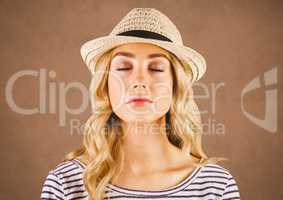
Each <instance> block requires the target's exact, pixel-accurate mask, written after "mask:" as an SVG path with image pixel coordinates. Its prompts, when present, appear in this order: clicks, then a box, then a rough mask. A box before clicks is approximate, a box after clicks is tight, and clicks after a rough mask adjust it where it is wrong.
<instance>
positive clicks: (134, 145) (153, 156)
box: [122, 117, 184, 175]
mask: <svg viewBox="0 0 283 200" xmlns="http://www.w3.org/2000/svg"><path fill="white" fill-rule="evenodd" d="M165 125H166V123H165V117H164V118H162V119H160V120H158V121H156V122H152V123H125V122H122V129H123V132H124V138H123V142H122V150H123V151H124V155H125V160H124V169H123V170H125V171H127V173H128V174H129V173H130V174H135V175H141V174H145V173H150V172H152V171H159V170H162V168H164V167H167V168H168V165H171V164H172V165H174V163H176V162H178V161H179V160H178V158H179V159H180V158H181V156H180V153H181V150H180V149H178V148H177V147H175V146H174V145H173V144H171V143H170V141H169V140H168V138H167V135H166V130H165ZM182 159H184V157H182ZM164 169H165V168H164Z"/></svg>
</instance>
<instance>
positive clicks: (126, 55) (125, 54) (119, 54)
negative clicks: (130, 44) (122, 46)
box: [112, 51, 169, 60]
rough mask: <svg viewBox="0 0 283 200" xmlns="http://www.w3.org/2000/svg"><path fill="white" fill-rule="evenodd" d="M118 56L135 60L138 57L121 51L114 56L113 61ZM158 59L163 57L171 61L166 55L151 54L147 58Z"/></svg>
mask: <svg viewBox="0 0 283 200" xmlns="http://www.w3.org/2000/svg"><path fill="white" fill-rule="evenodd" d="M116 56H125V57H129V58H135V57H136V56H135V55H134V54H132V53H130V52H124V51H120V52H117V53H115V54H114V55H113V57H112V59H113V58H114V57H116ZM157 57H163V58H166V59H168V60H169V58H168V56H166V55H165V54H163V53H153V54H149V55H148V56H147V58H157Z"/></svg>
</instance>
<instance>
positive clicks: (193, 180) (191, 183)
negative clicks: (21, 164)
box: [40, 159, 240, 200]
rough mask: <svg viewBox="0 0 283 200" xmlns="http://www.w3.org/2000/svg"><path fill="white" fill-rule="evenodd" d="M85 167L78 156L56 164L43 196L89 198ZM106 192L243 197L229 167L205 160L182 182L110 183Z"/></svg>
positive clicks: (45, 199) (193, 198) (109, 195)
mask: <svg viewBox="0 0 283 200" xmlns="http://www.w3.org/2000/svg"><path fill="white" fill-rule="evenodd" d="M85 168H86V166H85V165H84V164H83V163H82V162H81V161H80V160H78V159H72V160H69V161H65V162H62V163H60V164H58V165H57V166H55V167H54V168H53V169H52V170H50V171H49V173H48V175H47V177H46V178H45V180H44V183H43V186H42V191H41V197H40V198H41V200H53V199H54V200H59V199H60V200H77V199H82V200H88V193H87V191H86V190H85V187H84V184H83V171H84V169H85ZM105 194H106V197H105V198H104V199H136V200H137V199H157V200H160V199H163V200H164V199H170V200H176V199H188V200H200V199H201V200H204V199H205V200H228V199H229V200H234V199H237V200H239V199H240V193H239V190H238V186H237V184H236V181H235V179H234V177H233V176H232V175H231V173H230V172H229V171H228V170H227V169H225V168H224V167H222V166H220V165H217V164H206V165H204V166H201V167H198V168H196V169H195V170H194V171H193V172H192V173H191V174H190V175H189V176H188V177H186V178H185V179H184V180H183V181H181V183H179V184H177V185H176V186H174V187H171V188H169V189H164V190H155V191H145V190H135V189H130V188H124V187H121V186H117V185H113V184H110V183H108V185H107V186H106V189H105Z"/></svg>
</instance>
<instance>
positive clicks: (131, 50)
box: [108, 43, 173, 122]
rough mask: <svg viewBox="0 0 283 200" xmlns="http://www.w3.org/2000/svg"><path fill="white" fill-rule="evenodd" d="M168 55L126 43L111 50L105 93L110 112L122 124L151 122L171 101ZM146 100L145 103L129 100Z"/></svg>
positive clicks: (163, 113)
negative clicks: (123, 122)
mask: <svg viewBox="0 0 283 200" xmlns="http://www.w3.org/2000/svg"><path fill="white" fill-rule="evenodd" d="M168 55H169V53H168V52H167V51H166V50H164V49H162V48H160V47H158V46H155V45H152V44H147V43H128V44H124V45H121V46H118V47H117V48H116V49H114V51H113V54H112V58H111V63H110V70H109V72H110V73H109V77H108V92H109V98H110V102H111V106H112V109H113V112H114V113H115V114H116V115H117V116H118V117H119V118H120V119H122V120H123V121H126V122H134V121H136V122H137V121H138V122H153V121H155V120H158V119H160V118H161V117H163V116H164V115H165V114H166V113H167V112H168V110H169V108H170V105H171V101H172V89H173V77H172V71H171V70H172V69H171V65H170V61H169V59H168ZM132 98H146V99H147V100H148V101H132V102H129V101H130V100H131V99H132Z"/></svg>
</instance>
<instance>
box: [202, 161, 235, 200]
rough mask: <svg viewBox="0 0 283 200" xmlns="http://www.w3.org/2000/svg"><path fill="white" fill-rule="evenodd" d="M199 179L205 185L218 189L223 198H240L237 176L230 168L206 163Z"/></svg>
mask: <svg viewBox="0 0 283 200" xmlns="http://www.w3.org/2000/svg"><path fill="white" fill-rule="evenodd" d="M197 179H198V182H199V183H201V184H203V185H206V186H207V185H210V186H212V187H214V188H215V189H216V190H217V189H218V190H219V192H220V193H219V194H220V195H221V197H222V198H223V199H226V198H227V199H230V198H233V199H240V193H239V188H238V185H237V183H236V178H235V177H234V176H233V174H232V173H231V171H230V170H229V169H227V168H225V167H223V166H221V165H219V164H206V165H204V166H203V167H202V169H201V172H200V174H199V176H198V177H197Z"/></svg>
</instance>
